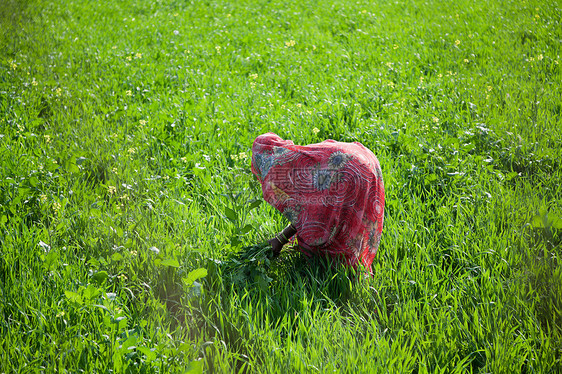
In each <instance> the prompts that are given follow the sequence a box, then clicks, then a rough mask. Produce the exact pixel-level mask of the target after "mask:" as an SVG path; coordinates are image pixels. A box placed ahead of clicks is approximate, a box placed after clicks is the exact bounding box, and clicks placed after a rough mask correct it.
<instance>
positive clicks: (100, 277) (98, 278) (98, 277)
mask: <svg viewBox="0 0 562 374" xmlns="http://www.w3.org/2000/svg"><path fill="white" fill-rule="evenodd" d="M108 277H109V275H108V274H107V271H104V270H101V271H98V272H96V273H94V274H93V275H92V280H93V281H94V282H95V283H97V284H98V285H99V284H102V283H103V282H105V280H106V279H107V278H108Z"/></svg>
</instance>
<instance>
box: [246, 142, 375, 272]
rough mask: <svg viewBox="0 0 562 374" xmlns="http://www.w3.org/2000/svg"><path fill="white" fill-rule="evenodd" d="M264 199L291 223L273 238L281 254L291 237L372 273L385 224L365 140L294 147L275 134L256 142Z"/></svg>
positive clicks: (301, 245)
mask: <svg viewBox="0 0 562 374" xmlns="http://www.w3.org/2000/svg"><path fill="white" fill-rule="evenodd" d="M252 172H253V173H254V174H255V175H256V177H257V178H258V180H259V182H260V183H261V186H262V191H263V197H264V199H265V201H267V202H268V203H269V204H271V205H272V206H274V207H275V208H276V209H277V210H279V211H280V212H281V213H282V214H283V215H284V216H285V217H286V218H287V219H288V220H289V221H290V222H291V224H290V225H289V226H288V227H287V228H285V229H284V230H283V231H282V232H281V233H280V234H278V235H276V236H275V238H273V239H271V240H270V241H269V242H270V243H271V245H272V246H273V250H274V253H275V254H276V255H277V254H279V252H280V251H281V248H282V247H283V245H285V244H286V243H287V242H288V241H289V239H290V238H291V237H292V236H293V235H295V234H296V235H297V242H298V246H299V249H300V250H301V251H302V252H304V253H305V254H308V255H311V254H313V253H321V254H327V255H329V256H332V257H334V258H338V259H343V260H344V262H346V263H347V264H349V265H351V266H353V267H357V265H358V264H359V263H361V264H363V265H364V266H365V267H366V268H367V269H368V270H369V271H371V264H372V262H373V259H374V257H375V254H376V253H377V249H378V247H379V242H380V238H381V233H382V227H383V218H384V217H383V216H384V186H383V180H382V173H381V169H380V165H379V162H378V160H377V158H376V157H375V155H374V154H373V153H372V152H371V151H370V150H368V149H367V148H365V147H364V146H363V145H362V144H361V143H358V142H354V143H341V142H336V141H334V140H326V141H323V142H321V143H317V144H311V145H307V146H298V145H295V144H294V143H293V142H292V141H290V140H283V139H281V138H280V137H279V136H277V135H276V134H273V133H267V134H263V135H260V136H258V137H257V138H256V140H255V141H254V144H253V146H252Z"/></svg>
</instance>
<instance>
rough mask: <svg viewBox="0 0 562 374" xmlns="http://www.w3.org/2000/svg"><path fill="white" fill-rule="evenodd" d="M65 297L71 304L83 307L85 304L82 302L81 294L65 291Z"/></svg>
mask: <svg viewBox="0 0 562 374" xmlns="http://www.w3.org/2000/svg"><path fill="white" fill-rule="evenodd" d="M64 295H65V296H66V298H67V299H68V301H70V302H71V303H76V304H80V305H82V304H83V303H84V302H83V301H82V296H80V295H79V294H77V293H76V292H73V291H64Z"/></svg>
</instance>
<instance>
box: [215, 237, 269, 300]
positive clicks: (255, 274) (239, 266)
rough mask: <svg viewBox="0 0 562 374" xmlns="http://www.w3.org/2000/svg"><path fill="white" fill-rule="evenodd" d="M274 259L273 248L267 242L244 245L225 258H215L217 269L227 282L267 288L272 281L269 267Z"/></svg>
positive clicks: (241, 285) (237, 285) (235, 284)
mask: <svg viewBox="0 0 562 374" xmlns="http://www.w3.org/2000/svg"><path fill="white" fill-rule="evenodd" d="M272 259H273V249H272V247H271V245H270V244H269V243H267V242H263V243H259V244H254V245H251V246H247V247H243V248H241V249H240V250H238V251H236V252H231V253H229V254H228V255H227V257H226V258H225V259H224V260H214V261H213V262H214V263H215V265H216V266H217V268H218V269H217V270H219V273H220V275H221V277H222V279H223V281H226V282H227V283H231V284H233V285H234V286H236V287H247V286H253V285H256V284H257V285H258V286H259V287H260V288H261V289H262V290H265V289H267V287H268V284H269V283H270V282H271V280H272V279H271V277H269V275H268V274H269V269H270V267H271V260H272Z"/></svg>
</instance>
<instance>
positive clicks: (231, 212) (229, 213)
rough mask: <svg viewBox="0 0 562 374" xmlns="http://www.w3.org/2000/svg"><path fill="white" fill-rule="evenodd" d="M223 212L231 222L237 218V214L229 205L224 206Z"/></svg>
mask: <svg viewBox="0 0 562 374" xmlns="http://www.w3.org/2000/svg"><path fill="white" fill-rule="evenodd" d="M224 214H226V218H228V219H229V220H230V221H231V222H233V223H234V222H236V221H237V220H238V214H236V212H235V211H234V210H232V209H230V208H229V207H224Z"/></svg>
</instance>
